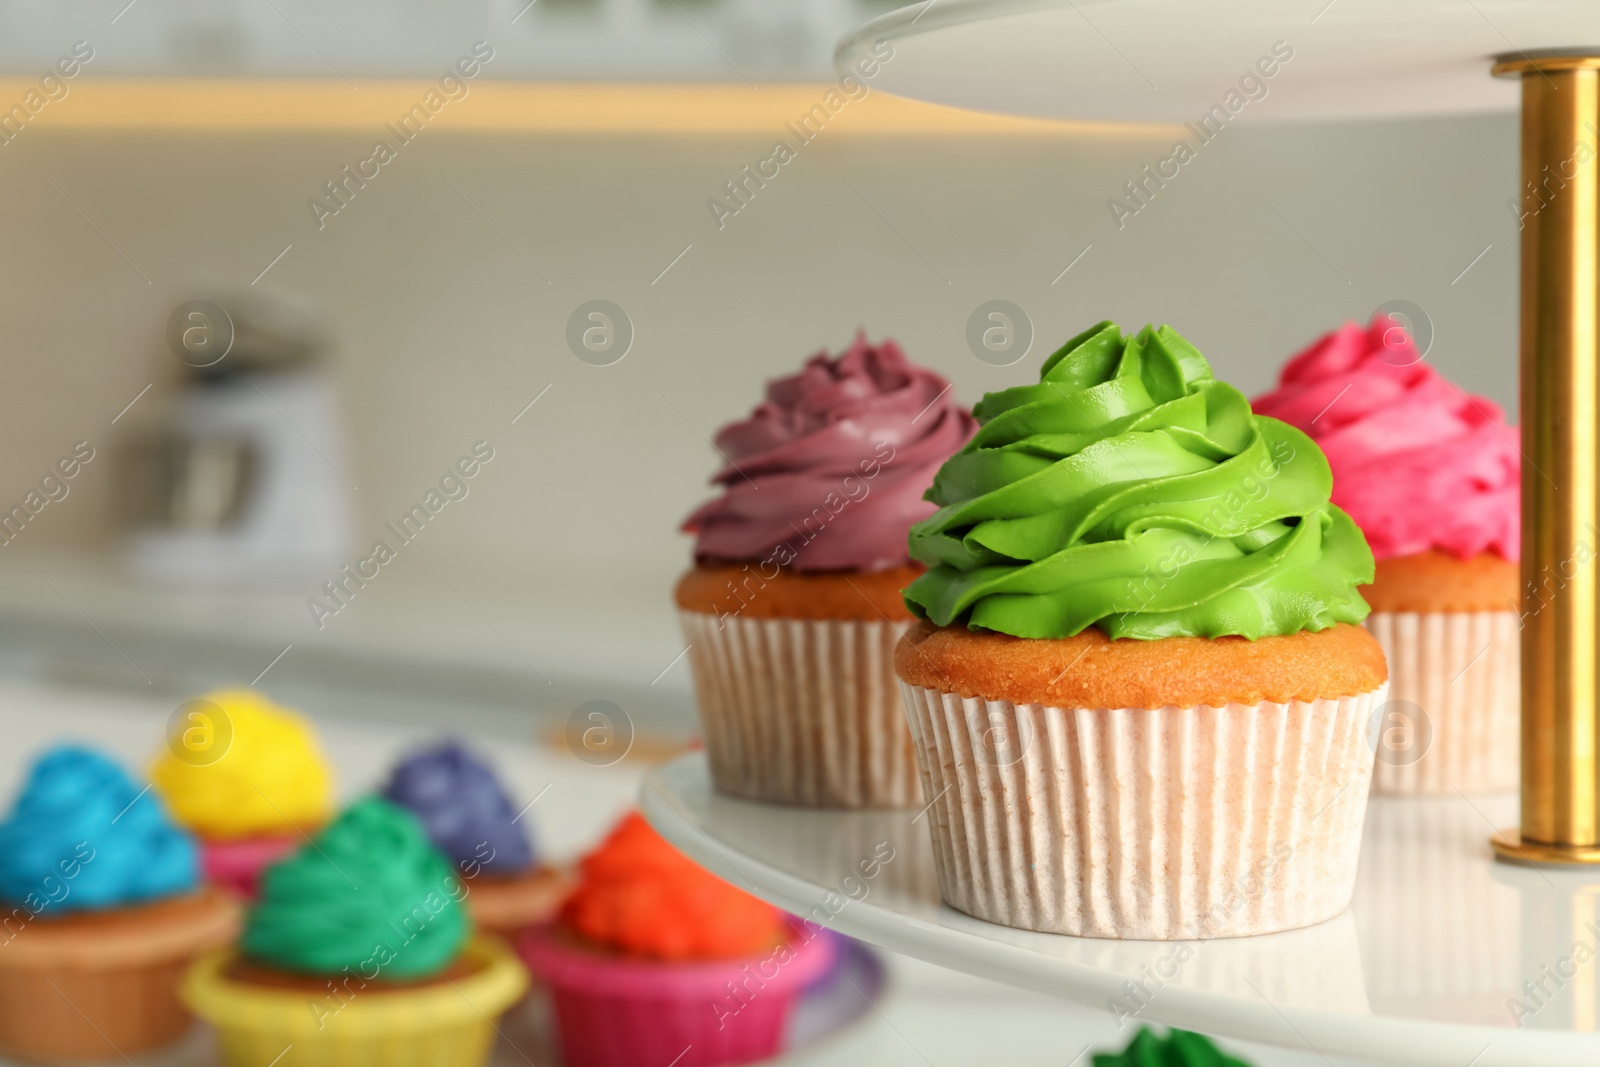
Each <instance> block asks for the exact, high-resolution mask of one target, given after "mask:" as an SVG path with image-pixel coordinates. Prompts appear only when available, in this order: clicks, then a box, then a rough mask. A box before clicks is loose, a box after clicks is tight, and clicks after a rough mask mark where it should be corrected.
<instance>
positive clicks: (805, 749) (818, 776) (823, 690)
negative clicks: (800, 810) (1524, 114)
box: [679, 611, 922, 808]
mask: <svg viewBox="0 0 1600 1067" xmlns="http://www.w3.org/2000/svg"><path fill="white" fill-rule="evenodd" d="M679 618H680V619H681V620H682V622H683V633H684V639H685V640H686V641H687V642H688V644H689V663H690V666H691V669H692V670H693V672H694V682H695V692H696V695H697V696H698V698H699V704H700V723H701V727H702V729H703V731H704V733H705V742H706V754H707V756H708V757H709V760H710V763H711V776H712V779H713V781H714V782H715V783H716V786H717V788H718V789H720V790H722V791H723V792H724V793H731V794H733V795H734V796H740V797H748V798H750V799H753V800H763V801H774V802H778V803H784V804H800V805H805V806H807V807H818V808H904V807H915V806H917V805H918V804H920V803H921V795H922V794H921V789H920V785H919V780H918V777H917V771H916V763H915V758H914V756H913V753H912V747H911V735H910V733H909V731H908V730H907V728H906V721H905V712H904V711H903V710H902V708H901V706H900V698H899V691H898V689H897V686H898V683H897V681H896V680H895V676H894V646H895V642H896V641H898V640H899V638H900V634H901V632H902V630H904V626H903V625H899V624H895V623H890V622H883V621H875V620H874V621H868V620H855V619H838V620H831V619H743V618H731V617H726V616H725V617H722V618H719V617H717V616H716V615H710V614H705V613H701V612H693V611H683V612H679Z"/></svg>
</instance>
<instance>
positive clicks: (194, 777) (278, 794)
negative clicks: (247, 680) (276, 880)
mask: <svg viewBox="0 0 1600 1067" xmlns="http://www.w3.org/2000/svg"><path fill="white" fill-rule="evenodd" d="M186 708H187V711H188V714H187V715H186V716H185V717H184V719H183V721H181V722H179V723H177V724H176V725H175V726H174V728H173V729H174V733H173V735H172V736H170V737H168V738H167V747H166V749H165V750H164V751H163V752H162V753H161V755H160V756H159V757H158V758H157V759H156V761H155V764H154V765H153V766H152V767H151V769H150V779H151V781H152V782H153V783H154V784H155V787H156V789H158V790H160V792H161V795H162V796H163V797H165V798H166V801H167V804H168V805H169V806H170V807H171V808H172V813H173V816H174V817H175V818H176V819H177V820H178V821H179V822H180V823H182V824H183V825H185V826H187V827H188V828H189V829H191V830H193V831H194V832H195V834H196V835H198V836H199V838H200V840H201V843H202V848H203V851H202V859H203V863H204V866H205V873H206V877H207V878H208V879H210V880H211V881H212V882H214V883H216V884H217V885H221V886H226V887H228V888H229V889H232V890H235V891H236V892H238V893H240V894H242V895H243V896H245V897H246V898H248V897H251V896H254V895H255V885H256V879H257V878H258V877H259V876H260V873H261V871H262V870H263V869H264V868H265V867H266V866H267V865H268V864H269V863H272V862H274V861H275V860H277V859H279V858H281V857H283V856H285V855H287V854H288V853H289V852H292V851H293V850H294V849H295V848H297V847H298V846H299V845H300V844H301V843H302V842H304V841H305V840H306V839H307V838H308V837H309V836H310V835H311V834H314V833H316V832H317V830H318V829H320V828H321V827H322V826H323V824H324V823H326V822H327V821H328V816H329V815H330V813H331V806H332V792H333V790H332V784H331V775H330V773H329V770H328V763H327V760H326V759H325V758H324V757H323V755H322V750H321V748H320V747H319V746H318V745H317V740H316V737H315V736H314V735H313V733H312V730H311V724H310V723H308V722H306V720H305V719H303V718H301V717H300V716H299V715H297V714H295V713H294V712H291V711H288V710H287V709H285V708H281V707H279V706H278V705H276V704H274V703H273V702H272V701H270V700H268V699H267V698H266V697H264V696H262V695H261V694H260V693H257V692H256V691H255V690H253V689H224V690H218V691H217V692H215V693H210V694H208V695H207V696H204V697H202V698H200V699H199V700H194V701H190V702H189V704H188V705H186Z"/></svg>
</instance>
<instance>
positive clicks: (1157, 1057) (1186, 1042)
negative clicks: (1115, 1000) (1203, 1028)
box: [1092, 1026, 1250, 1067]
mask: <svg viewBox="0 0 1600 1067" xmlns="http://www.w3.org/2000/svg"><path fill="white" fill-rule="evenodd" d="M1092 1062H1093V1064H1094V1067H1250V1065H1249V1064H1248V1063H1246V1062H1245V1061H1244V1060H1240V1059H1235V1058H1234V1057H1232V1056H1230V1055H1228V1054H1227V1053H1226V1052H1223V1051H1222V1050H1221V1049H1219V1048H1217V1046H1216V1045H1213V1044H1212V1043H1211V1039H1210V1038H1208V1037H1203V1036H1201V1035H1200V1034H1195V1033H1190V1032H1189V1031H1188V1030H1168V1031H1167V1036H1166V1037H1158V1036H1157V1035H1156V1033H1155V1031H1154V1030H1151V1029H1149V1028H1148V1027H1144V1026H1141V1027H1139V1032H1138V1033H1137V1034H1134V1035H1133V1040H1132V1041H1130V1042H1128V1047H1127V1048H1125V1049H1123V1050H1122V1051H1121V1052H1112V1053H1106V1052H1096V1053H1095V1054H1094V1057H1093V1061H1092Z"/></svg>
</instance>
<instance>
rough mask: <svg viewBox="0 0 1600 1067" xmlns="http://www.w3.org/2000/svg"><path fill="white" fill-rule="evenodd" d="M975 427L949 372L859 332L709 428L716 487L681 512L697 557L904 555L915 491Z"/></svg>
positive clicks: (829, 560)
mask: <svg viewBox="0 0 1600 1067" xmlns="http://www.w3.org/2000/svg"><path fill="white" fill-rule="evenodd" d="M976 429H977V423H976V422H975V421H974V420H973V418H972V416H970V415H968V414H967V413H966V411H964V410H962V409H961V408H960V407H959V406H958V405H957V404H956V402H955V398H954V397H953V396H952V395H951V390H950V383H949V382H948V381H946V380H945V379H944V378H942V377H941V376H939V375H938V374H935V373H934V372H933V371H930V370H928V369H927V368H925V367H919V366H917V365H916V364H915V363H912V362H911V361H910V360H908V359H907V358H906V357H905V354H904V353H903V352H901V350H900V346H899V345H897V344H895V343H894V342H893V341H891V340H888V339H885V340H884V341H883V342H882V343H881V344H878V345H873V344H869V343H868V341H867V337H866V334H865V332H862V333H858V334H857V335H856V339H855V342H854V343H853V344H851V346H850V347H849V348H848V349H847V350H846V351H844V352H843V353H842V354H840V355H839V356H837V357H831V356H829V355H828V354H827V352H826V351H823V352H819V353H817V354H816V355H815V356H812V357H811V358H810V359H808V360H807V361H806V364H805V366H804V367H803V368H801V370H800V372H799V373H798V374H793V375H789V376H788V377H784V378H776V379H774V380H772V381H771V382H769V383H768V384H767V398H766V400H764V401H763V402H762V403H760V404H759V405H757V406H756V408H755V410H754V411H752V412H751V413H750V415H749V417H748V418H745V419H743V420H741V421H738V422H733V423H730V424H728V425H727V426H724V427H723V428H722V429H721V430H719V431H718V432H717V436H716V446H717V449H718V450H719V451H720V452H721V453H722V454H723V457H724V458H725V459H726V460H727V461H728V463H727V466H725V467H724V468H723V469H722V470H720V471H718V472H717V474H716V476H715V477H714V478H713V479H712V482H713V484H715V485H720V486H722V487H723V492H722V495H721V496H719V497H717V498H715V499H714V500H710V501H708V502H707V503H705V504H703V505H702V506H701V507H700V508H699V509H698V510H696V511H695V513H694V514H693V515H691V516H689V518H688V520H687V521H685V523H684V525H683V529H684V531H685V532H686V533H692V534H695V535H696V538H697V539H696V542H695V560H696V562H698V563H705V564H716V563H742V562H750V561H756V560H759V561H762V562H768V561H770V562H771V563H773V564H774V565H776V566H779V567H788V568H790V569H791V570H795V571H838V570H854V571H874V570H883V569H885V568H887V567H894V566H899V565H901V564H905V563H907V562H908V561H909V556H908V555H907V552H906V531H907V530H909V529H910V528H911V526H912V525H913V524H914V523H917V522H919V521H921V520H922V519H925V518H927V517H928V516H929V515H931V514H933V511H934V507H933V505H932V504H929V503H927V502H926V501H924V500H923V498H922V495H923V492H924V491H925V490H926V489H927V488H928V486H929V485H930V484H931V483H932V481H933V475H934V473H935V472H936V471H937V470H938V469H939V467H940V465H941V464H942V463H944V461H945V460H946V459H948V458H950V456H951V454H953V453H954V452H955V451H956V450H958V449H959V448H961V446H962V445H964V444H966V442H967V439H968V438H970V437H971V436H972V433H973V431H974V430H976Z"/></svg>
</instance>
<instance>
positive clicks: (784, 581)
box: [676, 335, 974, 808]
mask: <svg viewBox="0 0 1600 1067" xmlns="http://www.w3.org/2000/svg"><path fill="white" fill-rule="evenodd" d="M973 427H974V424H973V422H972V420H971V418H970V417H969V416H968V415H967V414H966V413H965V412H964V411H962V410H960V409H959V408H958V407H957V406H956V404H955V402H954V400H953V399H952V398H951V397H950V385H949V383H948V382H946V381H945V380H944V379H943V378H941V377H940V376H938V375H937V374H934V373H933V372H931V371H928V370H925V369H924V368H921V367H918V366H917V365H916V364H914V363H912V362H910V361H909V360H907V359H906V358H905V356H904V355H903V354H902V353H901V351H900V348H899V346H897V345H896V344H895V343H894V342H893V341H884V342H883V343H882V344H881V345H876V346H874V345H870V344H868V343H867V341H866V338H865V336H864V335H861V336H858V337H857V338H856V341H855V343H854V344H853V345H851V347H850V348H849V350H847V351H846V352H844V353H843V354H841V355H839V356H837V357H830V356H828V355H827V354H826V353H822V354H818V355H816V356H813V357H812V358H811V359H810V360H808V361H807V363H806V365H805V367H804V368H803V369H802V370H801V371H800V373H798V374H795V375H792V376H790V377H786V378H779V379H776V380H774V381H772V382H770V383H769V384H768V386H767V399H766V400H765V401H764V402H763V403H761V404H760V405H758V406H757V407H756V408H755V410H754V411H752V412H751V413H750V415H749V417H748V418H746V419H744V420H742V421H739V422H735V423H731V424H729V425H727V426H724V427H723V428H722V429H721V430H719V431H718V433H717V436H716V447H717V449H718V451H719V452H721V454H722V456H723V458H724V459H725V460H726V461H727V465H726V466H725V467H724V468H723V469H722V470H721V471H720V472H718V474H717V475H716V477H715V479H714V481H715V483H716V484H717V485H718V486H720V487H721V489H722V493H721V495H720V496H718V497H717V498H716V499H714V500H712V501H710V502H708V503H706V504H705V505H703V506H702V507H701V508H700V509H699V510H697V511H696V512H695V513H694V514H693V515H691V516H690V517H689V520H688V521H687V522H686V523H685V524H684V529H685V530H686V531H687V532H689V533H693V534H694V535H695V536H696V540H695V567H694V568H693V569H692V570H690V571H689V573H688V574H686V575H684V577H683V579H682V581H680V582H679V583H678V588H677V594H676V599H677V604H678V609H679V616H680V618H681V619H682V622H683V630H684V637H685V639H686V641H687V642H688V645H689V649H688V651H689V663H690V667H691V669H692V670H693V672H694V681H695V691H696V694H697V696H698V698H699V705H700V722H701V725H702V727H703V728H704V731H705V740H706V753H707V756H708V758H709V760H710V763H711V774H712V777H713V779H714V780H715V782H716V785H717V788H718V789H720V790H722V791H723V792H725V793H732V794H734V795H736V796H743V797H750V798H752V799H756V800H768V801H778V802H782V803H791V804H805V805H810V806H814V807H846V808H872V807H905V806H910V805H914V804H916V803H917V802H918V800H919V797H920V792H919V789H918V784H917V776H916V771H915V769H914V764H913V760H912V755H911V738H910V736H909V735H908V734H907V733H906V726H905V719H904V715H903V714H902V712H901V710H900V707H899V702H898V700H897V699H896V696H895V685H894V672H893V667H892V662H891V661H892V658H893V650H894V642H895V640H896V639H897V638H898V637H899V635H900V633H901V631H902V630H904V628H905V626H906V625H907V624H908V623H909V622H910V621H911V616H910V615H909V614H908V613H907V611H906V610H905V608H904V606H903V605H902V603H901V602H900V598H899V590H900V589H901V588H903V587H904V586H905V584H906V583H907V582H909V581H910V580H911V579H913V578H915V577H916V576H917V575H918V574H920V573H921V570H922V568H921V567H920V566H919V565H916V564H915V563H914V562H913V561H912V560H911V559H910V558H909V556H908V555H907V554H906V544H905V537H906V531H907V529H909V528H910V526H911V524H912V523H914V522H916V521H917V520H919V519H922V518H925V517H926V516H927V515H928V514H930V513H931V512H932V510H933V509H932V508H931V507H930V506H929V505H928V504H927V503H926V502H924V501H923V500H922V492H923V490H924V489H926V488H927V485H928V482H929V480H930V479H931V478H932V477H933V472H934V471H935V470H937V469H938V466H939V464H940V463H942V462H943V461H944V460H945V459H946V458H948V457H949V455H950V454H951V453H952V452H954V451H955V450H956V449H957V448H960V447H961V445H962V443H963V442H964V441H966V439H967V438H968V437H969V436H971V434H972V430H973Z"/></svg>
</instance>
